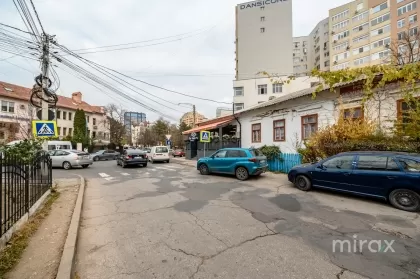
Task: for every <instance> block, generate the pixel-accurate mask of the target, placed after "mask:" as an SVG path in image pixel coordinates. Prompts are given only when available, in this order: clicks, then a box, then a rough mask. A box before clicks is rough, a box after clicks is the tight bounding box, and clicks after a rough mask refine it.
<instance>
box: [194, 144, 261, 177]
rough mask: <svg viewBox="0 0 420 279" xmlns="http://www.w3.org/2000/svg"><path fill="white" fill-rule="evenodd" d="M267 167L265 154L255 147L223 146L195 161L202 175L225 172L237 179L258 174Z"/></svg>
mask: <svg viewBox="0 0 420 279" xmlns="http://www.w3.org/2000/svg"><path fill="white" fill-rule="evenodd" d="M267 168H268V164H267V158H266V156H264V155H263V154H262V153H261V151H259V150H257V149H247V148H224V149H220V150H218V151H217V152H216V153H214V154H212V155H211V156H210V157H204V158H200V159H199V160H198V161H197V170H199V171H200V173H201V174H202V175H207V174H210V173H225V174H232V175H235V176H236V178H237V179H239V180H247V179H248V178H249V177H250V176H259V175H261V174H262V173H264V172H266V171H267Z"/></svg>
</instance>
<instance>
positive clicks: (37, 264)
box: [6, 179, 80, 279]
mask: <svg viewBox="0 0 420 279" xmlns="http://www.w3.org/2000/svg"><path fill="white" fill-rule="evenodd" d="M55 182H56V185H57V191H58V192H59V193H60V196H59V198H58V199H57V200H56V201H55V202H54V204H53V205H52V209H51V212H50V214H49V215H48V216H47V217H46V218H45V220H43V222H42V224H41V225H40V227H39V228H38V230H37V232H36V233H35V234H34V235H33V236H32V237H31V238H30V240H29V245H28V247H26V249H25V251H24V252H23V255H22V257H21V259H20V260H19V262H18V264H17V265H16V266H15V267H14V268H13V270H12V271H11V272H9V273H8V274H6V278H8V279H13V278H16V279H21V278H36V279H37V278H39V279H54V278H55V277H56V274H57V269H58V266H59V264H60V259H61V254H62V250H63V247H64V242H65V240H66V237H67V232H68V228H69V225H70V220H71V217H72V214H73V209H74V205H75V202H76V198H77V194H78V190H79V183H80V181H79V179H60V180H57V181H55Z"/></svg>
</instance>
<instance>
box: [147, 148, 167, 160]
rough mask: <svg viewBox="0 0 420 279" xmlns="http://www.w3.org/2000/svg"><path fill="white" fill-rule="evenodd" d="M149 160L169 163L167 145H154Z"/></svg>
mask: <svg viewBox="0 0 420 279" xmlns="http://www.w3.org/2000/svg"><path fill="white" fill-rule="evenodd" d="M149 161H150V162H152V164H153V163H154V162H167V163H169V149H168V147H166V146H153V147H152V149H151V150H150V156H149Z"/></svg>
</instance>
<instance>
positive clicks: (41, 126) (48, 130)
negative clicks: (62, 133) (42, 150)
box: [32, 120, 58, 138]
mask: <svg viewBox="0 0 420 279" xmlns="http://www.w3.org/2000/svg"><path fill="white" fill-rule="evenodd" d="M32 132H33V134H34V136H35V137H36V138H52V137H57V136H58V133H57V122H56V121H48V120H34V121H32Z"/></svg>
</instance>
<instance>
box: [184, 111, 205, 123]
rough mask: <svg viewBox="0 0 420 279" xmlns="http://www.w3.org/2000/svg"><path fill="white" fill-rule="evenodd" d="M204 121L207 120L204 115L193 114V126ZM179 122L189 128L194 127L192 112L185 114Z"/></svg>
mask: <svg viewBox="0 0 420 279" xmlns="http://www.w3.org/2000/svg"><path fill="white" fill-rule="evenodd" d="M204 120H207V118H206V117H205V116H204V115H202V114H200V113H198V112H196V113H195V124H198V123H200V122H203V121H204ZM181 121H182V122H184V123H185V124H187V125H188V126H190V127H192V126H194V113H193V112H192V111H190V112H187V113H186V114H184V115H183V116H182V117H181Z"/></svg>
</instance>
